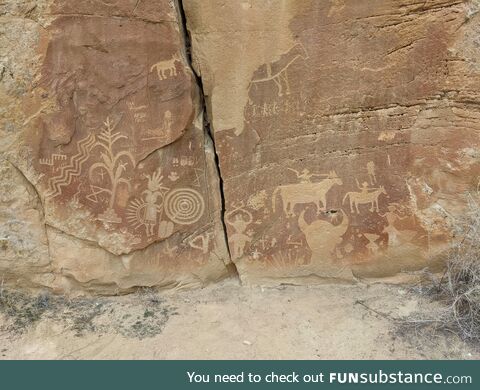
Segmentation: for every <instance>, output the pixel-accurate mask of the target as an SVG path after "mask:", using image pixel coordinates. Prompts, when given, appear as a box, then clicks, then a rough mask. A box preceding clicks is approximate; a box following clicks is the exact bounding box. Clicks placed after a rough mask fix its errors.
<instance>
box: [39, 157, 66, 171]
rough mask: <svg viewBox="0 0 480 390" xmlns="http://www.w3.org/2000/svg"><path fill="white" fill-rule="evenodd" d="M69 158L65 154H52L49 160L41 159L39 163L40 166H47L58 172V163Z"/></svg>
mask: <svg viewBox="0 0 480 390" xmlns="http://www.w3.org/2000/svg"><path fill="white" fill-rule="evenodd" d="M66 159H67V156H66V155H64V154H52V155H51V156H50V157H49V158H41V159H40V160H39V161H38V162H39V163H40V165H47V166H49V167H51V168H53V170H54V171H58V169H59V167H58V166H56V162H57V161H65V160H66Z"/></svg>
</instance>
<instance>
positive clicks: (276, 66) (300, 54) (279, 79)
mask: <svg viewBox="0 0 480 390" xmlns="http://www.w3.org/2000/svg"><path fill="white" fill-rule="evenodd" d="M300 58H302V59H304V60H305V59H307V58H308V54H307V51H306V50H305V47H304V46H303V45H302V44H301V43H297V44H295V45H294V46H293V47H292V48H291V49H290V50H289V51H288V52H287V53H285V54H284V55H283V56H282V57H281V58H280V59H279V60H278V61H275V62H272V63H269V64H266V65H265V67H266V70H265V72H264V74H263V75H262V76H259V77H257V78H254V79H253V80H252V81H251V82H250V85H249V87H248V91H250V89H251V88H252V86H253V85H257V84H260V83H270V82H273V83H274V85H275V86H276V87H277V95H278V96H279V97H280V96H283V95H284V94H286V95H289V94H290V81H289V79H288V68H289V67H290V66H291V65H292V64H293V63H294V62H295V61H297V60H298V59H300Z"/></svg>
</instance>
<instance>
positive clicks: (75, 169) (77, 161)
mask: <svg viewBox="0 0 480 390" xmlns="http://www.w3.org/2000/svg"><path fill="white" fill-rule="evenodd" d="M94 145H95V135H94V134H92V133H90V134H89V135H88V136H87V137H85V138H84V139H82V140H81V141H79V142H78V146H77V147H78V153H77V154H76V155H74V156H73V157H72V158H71V159H70V163H69V164H68V165H65V166H63V167H62V168H61V170H60V174H58V175H57V176H55V177H52V178H51V179H50V180H49V181H48V191H47V194H46V195H47V196H48V197H51V198H55V197H56V196H58V195H60V194H61V193H62V187H65V186H68V185H69V184H70V183H71V182H72V180H73V178H74V177H76V176H80V173H81V171H82V166H83V164H84V163H85V161H87V160H88V157H89V156H90V152H91V150H92V148H93V147H94Z"/></svg>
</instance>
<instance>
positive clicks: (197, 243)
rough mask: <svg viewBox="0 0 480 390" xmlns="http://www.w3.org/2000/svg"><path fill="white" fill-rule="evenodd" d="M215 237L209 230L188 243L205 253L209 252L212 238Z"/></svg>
mask: <svg viewBox="0 0 480 390" xmlns="http://www.w3.org/2000/svg"><path fill="white" fill-rule="evenodd" d="M212 238H213V232H207V233H203V234H200V235H198V236H196V237H195V238H193V239H191V240H189V241H188V244H189V245H190V246H191V247H192V248H193V249H198V250H200V251H202V253H203V254H204V255H206V254H207V253H208V249H209V246H210V240H211V239H212Z"/></svg>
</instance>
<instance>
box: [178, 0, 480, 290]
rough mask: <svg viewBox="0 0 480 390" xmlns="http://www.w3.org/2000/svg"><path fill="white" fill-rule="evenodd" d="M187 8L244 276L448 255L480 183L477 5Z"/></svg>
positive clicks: (423, 262)
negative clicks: (470, 194)
mask: <svg viewBox="0 0 480 390" xmlns="http://www.w3.org/2000/svg"><path fill="white" fill-rule="evenodd" d="M227 4H228V5H227ZM184 7H185V12H186V17H187V26H188V29H189V31H190V32H191V35H192V38H191V41H192V53H193V56H194V61H193V63H194V65H195V67H196V69H197V71H198V73H199V75H200V76H201V77H202V80H203V86H204V90H205V94H206V95H208V96H207V103H208V112H209V115H210V120H211V124H212V127H213V131H214V135H215V144H216V148H217V153H218V155H219V159H220V169H221V175H222V178H223V183H224V195H225V201H226V214H225V222H226V225H227V230H228V239H229V243H230V249H231V253H232V258H233V261H234V262H235V263H236V265H237V268H238V270H239V274H240V277H241V278H242V280H243V281H245V282H258V281H261V282H267V281H269V280H273V281H274V282H278V280H283V281H286V282H295V283H297V282H302V281H303V282H307V283H309V282H313V281H315V280H318V279H319V278H320V279H324V278H336V279H338V278H340V279H344V280H352V279H353V278H354V277H390V276H394V275H396V274H398V273H400V272H404V271H410V270H413V269H419V268H423V267H425V266H433V265H434V264H435V262H436V260H438V259H440V258H441V256H442V255H443V254H444V253H445V249H446V247H447V246H448V245H449V243H450V241H451V239H452V235H453V234H452V224H453V223H454V220H455V218H456V217H457V216H461V215H462V212H463V211H464V207H465V204H466V195H465V194H466V193H467V192H476V191H477V184H478V175H479V167H480V166H479V160H478V156H479V138H478V130H479V128H480V125H479V122H478V118H479V115H480V112H479V110H478V91H479V86H480V74H479V66H478V58H480V57H479V51H480V49H479V44H478V31H479V25H480V24H479V18H478V10H479V3H478V1H462V0H432V1H427V2H425V1H422V2H419V1H416V0H401V1H398V0H395V1H394V0H377V1H371V0H361V1H353V0H352V1H344V0H331V1H310V0H301V1H299V0H295V1H294V0H291V1H282V2H276V1H266V2H255V1H231V2H225V1H222V0H206V1H197V0H185V1H184ZM231 21H235V22H234V23H232V22H231ZM397 280H401V279H398V278H397Z"/></svg>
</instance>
